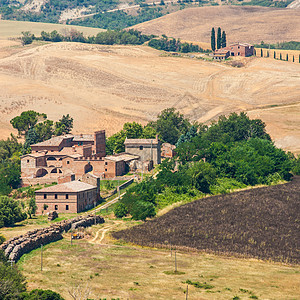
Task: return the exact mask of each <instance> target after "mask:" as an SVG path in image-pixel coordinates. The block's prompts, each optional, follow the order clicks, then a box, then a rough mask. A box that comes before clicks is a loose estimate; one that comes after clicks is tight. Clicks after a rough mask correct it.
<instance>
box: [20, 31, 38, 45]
mask: <svg viewBox="0 0 300 300" xmlns="http://www.w3.org/2000/svg"><path fill="white" fill-rule="evenodd" d="M34 38H35V37H34V34H31V32H30V31H22V37H21V42H22V45H23V46H24V45H29V44H31V43H32V42H33V40H34Z"/></svg>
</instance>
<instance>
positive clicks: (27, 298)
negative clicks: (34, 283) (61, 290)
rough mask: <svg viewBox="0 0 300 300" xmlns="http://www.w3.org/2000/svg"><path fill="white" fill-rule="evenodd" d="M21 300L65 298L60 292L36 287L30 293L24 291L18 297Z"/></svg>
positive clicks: (55, 299)
mask: <svg viewBox="0 0 300 300" xmlns="http://www.w3.org/2000/svg"><path fill="white" fill-rule="evenodd" d="M18 299H19V300H63V299H64V298H62V297H61V296H60V295H59V294H58V293H56V292H53V291H51V290H41V289H35V290H32V291H31V292H29V293H22V294H21V295H19V297H18Z"/></svg>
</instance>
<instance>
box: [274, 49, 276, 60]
mask: <svg viewBox="0 0 300 300" xmlns="http://www.w3.org/2000/svg"><path fill="white" fill-rule="evenodd" d="M274 59H276V52H275V51H274Z"/></svg>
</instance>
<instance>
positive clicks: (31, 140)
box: [24, 127, 39, 149]
mask: <svg viewBox="0 0 300 300" xmlns="http://www.w3.org/2000/svg"><path fill="white" fill-rule="evenodd" d="M37 142H39V136H38V134H37V133H36V130H35V128H34V127H33V128H30V129H29V130H28V132H27V134H26V138H25V143H24V149H29V148H30V145H33V144H35V143H37Z"/></svg>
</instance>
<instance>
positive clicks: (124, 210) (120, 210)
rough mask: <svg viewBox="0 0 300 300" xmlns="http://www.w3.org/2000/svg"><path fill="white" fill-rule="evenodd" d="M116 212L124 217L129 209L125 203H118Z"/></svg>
mask: <svg viewBox="0 0 300 300" xmlns="http://www.w3.org/2000/svg"><path fill="white" fill-rule="evenodd" d="M114 214H115V216H116V217H117V218H123V217H125V216H126V215H127V214H128V209H127V207H126V206H125V204H123V203H117V204H116V206H115V208H114Z"/></svg>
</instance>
